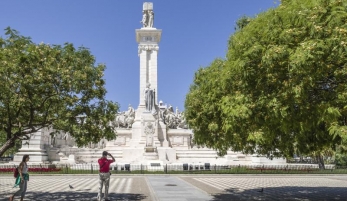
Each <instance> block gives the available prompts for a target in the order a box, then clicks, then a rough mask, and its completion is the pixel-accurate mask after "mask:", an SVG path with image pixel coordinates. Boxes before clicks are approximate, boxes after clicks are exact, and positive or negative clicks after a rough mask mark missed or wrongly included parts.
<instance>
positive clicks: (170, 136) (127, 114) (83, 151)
mask: <svg viewBox="0 0 347 201" xmlns="http://www.w3.org/2000/svg"><path fill="white" fill-rule="evenodd" d="M140 22H141V24H142V28H140V29H136V30H135V34H136V41H137V43H138V56H139V60H140V65H139V67H140V75H139V79H140V86H139V95H140V96H139V105H138V106H137V109H136V110H135V109H134V108H133V107H132V106H131V105H129V106H128V110H127V111H124V112H120V113H119V114H118V115H117V117H116V118H115V120H114V121H113V122H112V123H113V124H114V126H115V127H116V132H115V139H114V140H111V141H107V140H106V139H103V140H101V141H100V142H99V143H96V144H94V143H90V144H89V145H87V146H85V147H76V146H75V143H74V139H73V138H72V137H70V136H69V134H68V133H63V132H55V133H56V134H54V135H51V134H50V133H52V131H54V130H52V129H50V128H45V129H42V130H40V131H39V132H37V133H35V134H33V135H32V136H31V138H30V140H29V141H23V146H22V148H21V149H20V151H19V152H18V153H17V154H16V155H15V157H14V163H19V162H20V161H21V159H22V156H23V155H24V154H30V155H31V158H32V160H30V162H31V163H44V162H46V163H60V164H66V163H69V164H71V163H96V162H97V159H98V158H99V157H100V156H101V153H102V151H104V150H107V151H108V152H110V153H112V155H113V156H114V157H115V158H116V160H117V164H146V163H147V164H148V163H156V164H183V163H190V164H191V163H196V164H199V163H211V164H217V165H238V164H241V165H247V164H264V163H273V161H270V160H268V159H266V158H265V157H257V156H251V155H244V154H242V153H237V152H232V151H228V153H227V155H226V156H223V157H219V156H218V154H217V152H216V151H215V150H212V149H209V148H206V147H200V146H196V145H194V143H193V139H194V133H193V131H192V130H191V129H189V127H188V125H187V124H186V120H185V116H184V112H180V111H179V110H178V108H176V110H175V111H174V109H173V107H172V106H171V105H166V104H164V103H163V101H159V102H158V62H157V58H158V51H159V42H160V40H161V34H162V30H160V29H156V28H155V27H154V10H153V3H151V2H145V3H143V10H142V20H141V21H140ZM284 162H285V161H284V160H282V159H278V160H277V161H276V163H284Z"/></svg>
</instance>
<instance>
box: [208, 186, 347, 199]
mask: <svg viewBox="0 0 347 201" xmlns="http://www.w3.org/2000/svg"><path fill="white" fill-rule="evenodd" d="M346 184H347V183H346ZM212 196H213V199H212V200H213V201H224V200H225V201H229V200H266V201H268V200H270V201H271V200H286V201H289V200H305V201H321V200H327V201H328V200H329V201H330V200H347V185H346V188H343V187H325V186H322V187H300V186H282V187H268V188H263V189H262V188H257V189H247V190H245V191H240V189H236V188H230V189H227V190H226V191H225V192H224V193H219V194H214V195H212Z"/></svg>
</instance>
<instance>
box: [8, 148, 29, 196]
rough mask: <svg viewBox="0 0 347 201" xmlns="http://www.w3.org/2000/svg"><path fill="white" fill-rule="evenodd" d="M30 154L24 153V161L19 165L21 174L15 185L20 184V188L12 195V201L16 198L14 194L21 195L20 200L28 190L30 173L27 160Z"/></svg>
mask: <svg viewBox="0 0 347 201" xmlns="http://www.w3.org/2000/svg"><path fill="white" fill-rule="evenodd" d="M29 159H30V158H29V155H24V156H23V159H22V162H21V163H20V164H19V167H18V172H19V175H18V176H17V178H16V183H15V185H14V187H16V186H18V185H19V190H18V191H17V192H16V193H15V194H13V195H12V196H10V201H12V200H13V199H14V196H19V195H20V196H21V197H20V200H21V201H23V199H24V196H25V193H26V191H27V185H28V183H27V182H28V181H29V174H28V165H27V162H28V161H29Z"/></svg>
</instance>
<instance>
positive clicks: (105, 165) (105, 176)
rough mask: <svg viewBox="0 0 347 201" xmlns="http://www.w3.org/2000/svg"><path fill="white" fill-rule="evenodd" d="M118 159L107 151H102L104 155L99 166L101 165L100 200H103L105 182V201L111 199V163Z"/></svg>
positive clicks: (99, 161)
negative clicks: (109, 192)
mask: <svg viewBox="0 0 347 201" xmlns="http://www.w3.org/2000/svg"><path fill="white" fill-rule="evenodd" d="M107 156H110V157H111V158H112V160H110V159H107ZM115 161H116V160H115V159H114V157H113V156H112V155H111V154H110V153H108V152H107V151H103V152H102V157H101V158H100V159H99V160H98V163H99V167H100V170H99V171H100V173H99V193H98V200H99V201H101V197H102V189H103V185H104V184H105V194H104V199H105V201H109V199H108V187H109V183H110V175H111V174H110V165H111V163H113V162H115Z"/></svg>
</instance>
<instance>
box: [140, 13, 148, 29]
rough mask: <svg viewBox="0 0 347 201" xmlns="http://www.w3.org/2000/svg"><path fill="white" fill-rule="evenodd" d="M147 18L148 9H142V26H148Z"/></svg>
mask: <svg viewBox="0 0 347 201" xmlns="http://www.w3.org/2000/svg"><path fill="white" fill-rule="evenodd" d="M147 18H148V14H147V11H145V10H144V11H142V20H141V21H140V22H141V23H142V27H147V21H148V20H147Z"/></svg>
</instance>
